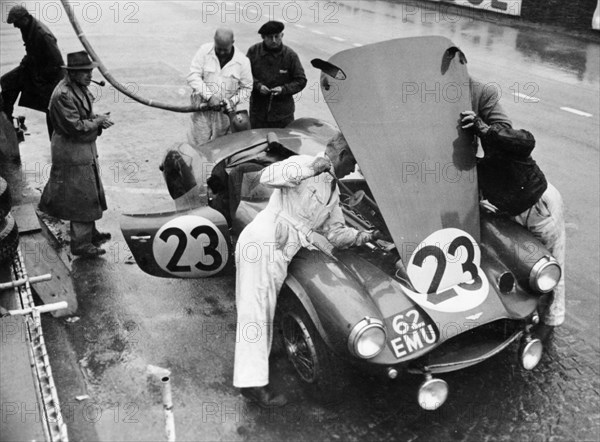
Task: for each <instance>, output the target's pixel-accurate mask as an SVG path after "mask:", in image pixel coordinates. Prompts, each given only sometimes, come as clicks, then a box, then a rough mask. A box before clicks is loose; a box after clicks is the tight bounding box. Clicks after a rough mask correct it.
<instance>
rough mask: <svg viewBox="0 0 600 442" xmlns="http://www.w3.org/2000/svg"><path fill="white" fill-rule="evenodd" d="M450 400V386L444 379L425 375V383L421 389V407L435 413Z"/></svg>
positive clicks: (419, 397)
mask: <svg viewBox="0 0 600 442" xmlns="http://www.w3.org/2000/svg"><path fill="white" fill-rule="evenodd" d="M447 398H448V384H447V383H446V381H444V380H442V379H434V378H432V377H431V374H429V373H428V374H426V375H425V381H424V382H423V383H422V384H421V386H420V387H419V396H418V400H419V405H420V406H421V408H422V409H424V410H428V411H433V410H437V409H438V408H440V407H441V406H442V405H443V404H444V402H446V399H447Z"/></svg>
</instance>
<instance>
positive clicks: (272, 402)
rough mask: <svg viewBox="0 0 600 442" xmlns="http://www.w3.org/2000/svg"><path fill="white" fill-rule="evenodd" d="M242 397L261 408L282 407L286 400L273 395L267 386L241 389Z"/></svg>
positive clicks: (282, 396)
mask: <svg viewBox="0 0 600 442" xmlns="http://www.w3.org/2000/svg"><path fill="white" fill-rule="evenodd" d="M241 390H242V396H244V397H245V398H246V399H248V400H250V401H252V402H255V403H256V404H257V405H258V406H259V407H261V408H270V407H283V406H284V405H285V404H287V399H286V397H285V396H284V395H282V394H274V393H273V392H272V391H270V390H269V388H268V386H264V387H249V388H242V389H241Z"/></svg>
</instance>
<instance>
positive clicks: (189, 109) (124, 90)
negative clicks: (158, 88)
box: [61, 0, 209, 113]
mask: <svg viewBox="0 0 600 442" xmlns="http://www.w3.org/2000/svg"><path fill="white" fill-rule="evenodd" d="M61 3H62V5H63V7H64V8H65V12H66V13H67V16H68V17H69V21H70V22H71V25H72V26H73V29H74V30H75V34H76V35H77V37H78V38H79V41H81V44H82V45H83V47H84V49H85V50H86V51H87V53H88V54H89V55H90V57H91V59H92V60H93V61H95V62H96V63H98V70H99V71H100V73H101V74H102V75H103V76H104V78H106V80H107V81H108V82H109V83H110V84H111V85H113V86H114V87H115V89H117V90H118V91H119V92H121V93H123V94H125V95H127V96H128V97H129V98H131V99H133V100H135V101H137V102H138V103H141V104H143V105H146V106H150V107H156V108H158V109H164V110H168V111H171V112H182V113H185V112H199V111H204V110H208V109H209V107H208V104H207V103H202V104H199V105H196V106H194V105H188V106H178V105H173V104H168V103H162V102H160V101H155V100H149V99H147V98H144V97H141V96H139V95H138V94H136V93H135V92H131V91H130V90H127V88H125V87H123V85H122V84H121V83H119V82H118V81H117V80H116V79H115V78H114V77H113V76H112V74H111V73H110V72H109V71H108V69H106V66H104V63H102V60H100V57H98V54H96V51H94V48H93V47H92V45H91V44H90V42H89V41H88V39H87V37H86V36H85V34H84V33H83V30H82V29H81V26H80V25H79V22H78V21H77V18H76V17H75V13H74V12H73V8H72V7H71V5H70V4H69V1H68V0H61Z"/></svg>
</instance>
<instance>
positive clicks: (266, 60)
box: [246, 21, 306, 129]
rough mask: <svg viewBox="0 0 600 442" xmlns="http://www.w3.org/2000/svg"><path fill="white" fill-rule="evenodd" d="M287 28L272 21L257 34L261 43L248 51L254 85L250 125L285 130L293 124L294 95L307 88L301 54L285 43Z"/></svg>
mask: <svg viewBox="0 0 600 442" xmlns="http://www.w3.org/2000/svg"><path fill="white" fill-rule="evenodd" d="M283 29H284V25H283V23H281V22H278V21H269V22H267V23H265V24H264V25H262V26H261V28H260V29H259V30H258V33H259V34H260V35H261V37H262V40H263V41H262V43H257V44H255V45H254V46H252V47H251V48H250V49H248V53H247V54H246V55H247V56H248V58H249V59H250V64H251V65H252V75H253V77H254V86H253V88H252V95H251V96H250V125H251V126H252V128H253V129H258V128H261V127H285V126H287V125H288V124H290V123H291V122H292V121H294V110H295V105H294V94H297V93H298V92H300V91H301V90H302V89H304V88H305V87H306V75H304V69H303V68H302V64H301V63H300V59H299V58H298V55H297V54H296V53H295V52H294V51H293V50H292V49H290V48H289V47H288V46H286V45H284V44H283Z"/></svg>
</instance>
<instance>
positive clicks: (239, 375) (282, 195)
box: [233, 133, 379, 407]
mask: <svg viewBox="0 0 600 442" xmlns="http://www.w3.org/2000/svg"><path fill="white" fill-rule="evenodd" d="M355 166H356V160H355V159H354V157H353V155H352V153H351V152H350V150H349V149H348V144H347V143H346V140H345V139H344V137H343V136H342V134H341V133H339V134H338V135H336V136H334V137H333V138H332V139H331V140H330V141H329V143H328V144H327V148H326V150H325V152H324V153H322V154H320V155H318V156H316V157H312V156H308V155H296V156H292V157H290V158H288V159H286V160H285V161H281V162H278V163H275V164H272V165H270V166H269V167H267V168H265V169H264V171H263V172H262V175H261V180H260V181H261V183H262V184H265V185H267V186H270V187H274V188H275V191H274V192H273V194H272V195H271V198H270V200H269V203H268V205H267V207H266V208H265V209H264V210H263V211H262V212H260V213H259V214H258V215H257V216H256V218H255V219H254V220H253V221H252V222H251V223H250V224H248V226H246V228H245V229H244V230H243V231H242V233H241V234H240V237H239V240H238V245H237V248H236V264H237V274H236V306H237V314H238V318H237V335H236V336H237V339H236V346H235V364H234V371H233V385H234V386H235V387H238V388H241V390H242V391H241V392H242V395H243V396H244V397H246V398H248V399H250V400H252V401H254V402H257V403H258V405H260V406H263V407H268V406H282V405H285V403H286V398H285V397H284V396H283V395H277V394H275V393H274V392H273V391H272V390H271V389H269V387H268V384H269V353H270V351H271V342H272V337H273V336H272V324H273V319H274V315H275V305H276V303H277V295H278V293H279V290H280V289H281V287H282V285H283V281H284V279H285V278H286V275H287V268H288V264H289V263H290V261H291V260H292V258H293V257H294V255H295V254H296V253H297V252H298V250H300V248H301V247H308V248H315V246H317V247H318V248H319V249H321V250H324V249H326V248H327V246H329V247H331V245H333V246H335V247H338V248H347V247H350V246H355V245H362V244H364V243H366V242H368V241H371V240H373V239H376V238H377V237H378V235H379V233H378V232H377V231H375V232H367V231H358V230H356V229H353V228H350V227H346V225H345V221H344V216H343V214H342V209H341V208H340V205H339V195H340V194H339V189H338V188H337V185H336V183H335V181H334V179H333V177H332V175H331V174H330V173H323V172H326V171H330V172H331V173H333V174H335V176H336V177H339V178H342V177H344V176H346V175H348V174H349V173H351V172H353V171H354V168H355ZM317 232H318V233H317Z"/></svg>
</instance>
